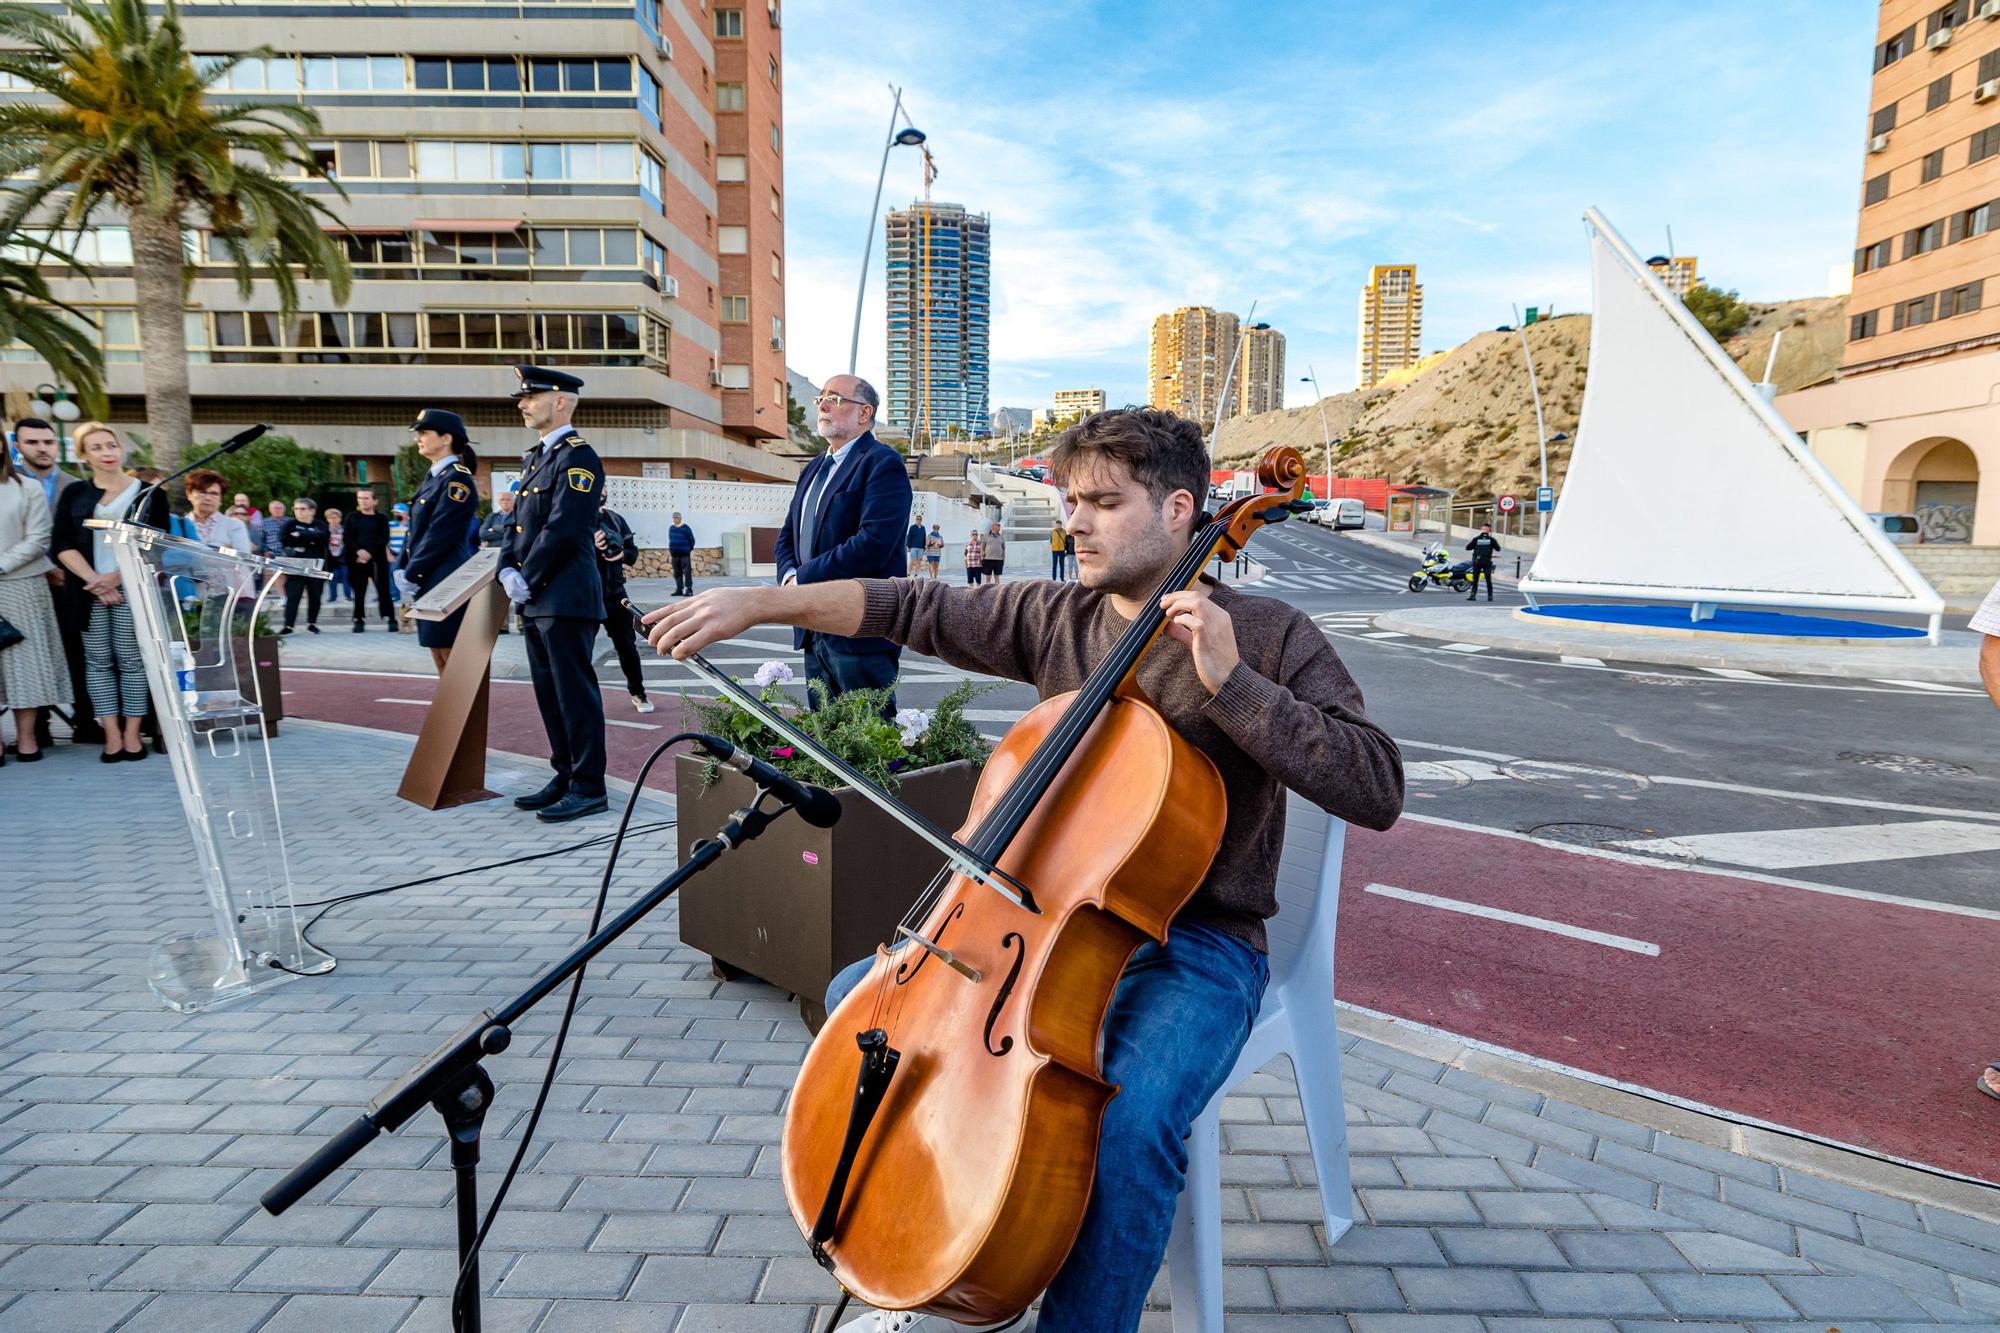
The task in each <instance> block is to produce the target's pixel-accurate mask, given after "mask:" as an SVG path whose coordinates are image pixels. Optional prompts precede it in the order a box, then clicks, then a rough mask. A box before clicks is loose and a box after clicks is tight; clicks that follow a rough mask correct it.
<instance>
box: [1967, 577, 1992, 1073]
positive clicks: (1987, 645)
mask: <svg viewBox="0 0 2000 1333" xmlns="http://www.w3.org/2000/svg"><path fill="white" fill-rule="evenodd" d="M1966 628H1967V629H1969V630H1971V631H1972V632H1973V633H1975V634H1978V635H1980V636H1982V637H1981V638H1980V640H1979V680H1980V683H1981V684H1983V685H1985V686H1986V697H1987V698H1989V699H1991V700H1992V701H1993V706H1994V707H1995V708H2000V583H1996V584H1994V585H1993V590H1992V591H1991V592H1989V593H1987V594H1986V600H1985V601H1983V602H1981V603H1980V604H1979V610H1978V611H1976V612H1974V613H1973V617H1972V620H1971V622H1970V623H1969V624H1967V626H1966ZM1973 1086H1975V1087H1977V1088H1978V1089H1979V1090H1980V1091H1981V1092H1983V1093H1985V1094H1986V1095H1987V1096H1988V1097H1992V1098H1994V1099H1995V1100H2000V1060H1995V1061H1993V1062H1992V1063H1990V1064H1988V1065H1987V1066H1986V1068H1985V1070H1984V1071H1982V1072H1981V1073H1980V1075H1979V1081H1978V1082H1977V1083H1976V1084H1974V1085H1973Z"/></svg>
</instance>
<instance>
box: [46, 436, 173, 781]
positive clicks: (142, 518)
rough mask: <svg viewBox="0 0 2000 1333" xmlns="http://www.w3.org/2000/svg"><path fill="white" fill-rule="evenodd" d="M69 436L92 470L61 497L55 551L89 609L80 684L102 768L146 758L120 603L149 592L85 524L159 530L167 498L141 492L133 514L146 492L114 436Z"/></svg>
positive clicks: (136, 676) (140, 684) (135, 647)
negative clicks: (85, 690) (128, 577)
mask: <svg viewBox="0 0 2000 1333" xmlns="http://www.w3.org/2000/svg"><path fill="white" fill-rule="evenodd" d="M72 438H73V439H75V441H76V446H77V449H78V451H79V452H80V453H81V454H82V455H83V458H84V461H85V462H87V463H89V464H90V476H89V478H88V479H86V480H85V481H84V482H83V483H82V484H81V485H77V486H72V487H70V488H69V489H68V490H67V491H65V492H63V495H62V500H61V505H60V507H61V509H62V512H61V513H60V514H58V515H56V522H55V550H56V559H57V560H59V561H60V562H62V566H63V568H64V570H66V571H67V572H68V575H69V578H68V582H67V584H66V591H67V592H68V594H69V595H70V596H71V597H73V598H80V599H85V600H87V603H88V605H89V608H90V622H89V624H88V625H87V627H86V628H85V629H84V632H83V659H84V678H85V679H86V680H87V681H88V682H89V685H90V706H91V711H92V712H94V713H95V714H96V715H97V722H98V725H99V726H101V727H103V728H104V753H103V754H101V755H99V756H98V758H99V759H100V760H101V761H102V762H104V763H107V764H110V763H116V762H118V761H119V760H126V759H144V758H145V757H146V746H145V742H144V741H142V740H141V739H140V737H139V727H140V724H141V723H143V722H144V721H145V719H146V710H147V708H148V706H149V705H150V701H151V696H150V694H149V693H148V691H147V689H146V663H145V659H143V658H142V657H141V656H140V655H139V638H138V635H137V633H136V632H135V631H134V628H133V624H132V607H131V605H130V603H128V602H127V601H126V597H127V595H128V592H129V594H130V595H134V596H138V595H144V593H145V592H146V591H147V590H144V589H136V588H135V589H130V590H128V589H126V588H125V587H123V586H122V580H121V579H120V577H119V573H118V562H117V560H116V559H115V557H114V552H113V550H112V546H111V543H110V542H107V541H104V540H102V539H101V538H100V537H99V535H98V533H97V532H96V530H95V529H93V528H90V527H89V526H87V524H88V523H89V521H90V520H91V519H93V518H109V519H122V520H125V521H127V522H135V523H145V524H146V525H147V526H149V527H155V528H159V529H161V530H162V531H164V530H165V528H166V524H167V513H168V510H167V497H166V496H165V495H163V494H162V493H161V492H159V491H158V490H153V491H148V492H146V504H145V507H144V510H143V512H141V513H139V514H136V515H135V514H134V513H133V512H132V510H133V507H134V504H135V503H136V502H137V501H138V499H139V495H140V492H141V491H144V490H145V487H144V486H143V485H141V484H140V482H139V480H138V478H136V477H129V476H127V475H126V474H125V468H124V463H125V445H124V442H123V441H122V440H120V439H119V438H118V432H117V431H115V430H113V429H112V428H111V427H109V426H107V425H105V424H104V423H103V422H101V421H86V422H84V423H83V424H82V425H80V426H78V427H77V428H76V434H75V435H74V436H73V437H72Z"/></svg>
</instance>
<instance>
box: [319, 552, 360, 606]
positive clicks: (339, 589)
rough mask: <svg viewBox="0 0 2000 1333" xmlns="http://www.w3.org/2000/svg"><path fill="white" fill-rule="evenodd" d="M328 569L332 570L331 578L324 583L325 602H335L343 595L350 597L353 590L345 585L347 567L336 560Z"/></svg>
mask: <svg viewBox="0 0 2000 1333" xmlns="http://www.w3.org/2000/svg"><path fill="white" fill-rule="evenodd" d="M330 568H331V569H332V570H333V577H332V578H330V579H328V580H327V581H326V591H327V600H328V601H333V602H337V601H339V600H340V598H341V594H343V593H345V594H346V595H347V596H349V597H352V596H353V595H354V589H353V588H351V587H349V586H348V583H347V566H346V565H344V564H341V563H340V562H339V561H337V560H336V561H334V562H333V563H332V564H331V566H330Z"/></svg>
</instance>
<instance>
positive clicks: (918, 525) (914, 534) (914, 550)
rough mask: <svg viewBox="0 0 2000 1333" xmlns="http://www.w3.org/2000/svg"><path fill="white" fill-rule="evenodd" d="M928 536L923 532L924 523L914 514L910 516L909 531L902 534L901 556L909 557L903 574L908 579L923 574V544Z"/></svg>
mask: <svg viewBox="0 0 2000 1333" xmlns="http://www.w3.org/2000/svg"><path fill="white" fill-rule="evenodd" d="M926 540H928V534H927V533H925V531H924V521H923V520H922V519H920V518H918V517H917V516H916V515H915V514H912V515H910V530H909V531H908V532H906V533H904V534H903V554H905V555H907V556H908V557H909V568H908V569H906V570H904V571H903V572H904V573H905V575H907V576H908V577H910V578H915V577H917V575H919V574H921V573H923V572H924V542H925V541H926Z"/></svg>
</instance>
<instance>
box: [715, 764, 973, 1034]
mask: <svg viewBox="0 0 2000 1333" xmlns="http://www.w3.org/2000/svg"><path fill="white" fill-rule="evenodd" d="M675 763H676V764H678V765H679V767H678V769H677V771H676V775H675V781H676V785H675V792H676V793H677V803H678V807H679V812H678V815H677V818H678V820H679V824H678V826H677V827H676V829H675V839H676V841H677V843H678V844H679V848H680V858H681V860H682V861H683V862H685V861H686V860H687V858H688V854H689V852H690V851H691V849H692V848H693V846H694V844H695V843H696V842H698V841H700V840H701V839H703V838H707V837H711V836H713V835H714V833H715V831H716V830H717V829H719V828H721V827H722V825H723V823H724V822H725V821H727V819H728V818H729V812H730V811H732V810H734V809H736V808H737V807H738V806H741V805H745V804H748V803H749V800H750V797H751V795H752V793H753V792H754V791H755V790H756V788H755V786H754V784H752V783H751V781H750V780H749V779H748V778H746V777H744V776H743V775H742V774H740V773H735V772H731V771H727V770H725V771H723V772H721V773H720V774H718V775H717V777H716V780H715V781H714V782H713V783H711V784H710V785H708V786H703V785H702V769H703V768H704V767H705V765H704V763H703V761H702V760H700V759H698V758H694V757H691V756H688V755H681V756H679V757H678V758H677V759H676V760H675ZM979 770H980V766H979V765H978V764H975V763H972V762H971V761H970V760H964V761H961V762H959V763H955V764H945V765H943V766H941V767H938V768H930V769H925V770H924V771H922V772H920V773H914V774H912V775H911V776H909V777H907V778H905V779H904V780H903V782H902V784H901V785H900V786H899V787H898V788H897V789H896V796H897V798H898V799H899V800H901V801H902V802H903V804H905V805H907V806H909V807H910V808H911V809H912V810H915V811H916V812H917V813H918V814H920V815H923V816H924V817H925V818H926V819H928V820H930V821H931V823H933V824H935V825H937V826H938V827H939V828H941V829H943V830H945V831H946V832H947V833H949V832H951V831H952V830H954V829H956V828H957V827H958V826H959V824H960V823H962V822H963V821H964V819H965V812H966V811H967V810H968V809H969V808H971V805H972V790H973V788H974V787H975V786H976V785H977V784H978V782H979ZM834 794H835V795H836V796H838V797H839V798H840V808H841V817H840V822H839V823H837V824H835V825H834V826H833V827H832V828H830V829H819V828H814V827H813V826H812V825H810V824H808V823H806V822H805V821H804V820H802V819H799V818H798V817H796V816H792V815H788V816H786V817H785V818H783V819H780V820H778V821H777V822H776V823H774V824H772V825H771V827H770V828H768V829H766V830H765V831H764V834H763V836H762V837H760V838H758V839H757V840H756V841H755V842H752V843H750V844H749V845H747V846H745V847H743V848H740V849H739V850H736V851H733V852H729V853H727V854H725V855H724V856H723V857H722V859H721V860H719V861H717V862H716V863H715V864H714V865H712V866H710V867H709V868H708V869H707V870H706V871H704V872H702V873H701V874H700V875H697V876H696V877H695V878H694V879H693V880H692V881H691V882H690V883H689V884H688V885H687V887H686V888H684V889H682V890H681V892H680V909H681V942H682V943H683V944H687V945H691V946H693V947H694V948H696V949H699V950H701V951H702V952H703V953H705V954H708V955H709V956H710V957H711V958H713V959H715V961H716V965H717V967H716V970H717V972H718V973H719V974H721V975H725V976H730V975H737V974H747V975H749V976H753V977H757V978H759V979H761V980H764V981H768V982H770V983H771V984H772V985H774V986H780V987H783V988H784V989H785V990H788V991H790V992H792V993H793V994H794V995H796V996H798V997H799V1012H800V1014H801V1015H802V1016H803V1017H804V1018H805V1020H806V1023H807V1025H808V1026H810V1027H812V1028H813V1029H814V1030H815V1031H817V1030H818V1027H819V1024H820V1022H822V1021H823V1020H824V1019H825V1016H826V1015H825V1011H824V1010H823V1009H822V1008H821V1006H820V1002H821V1000H822V999H823V998H824V997H825V995H826V987H827V983H828V982H830V981H832V980H833V977H834V974H835V973H836V972H838V971H840V969H842V968H843V967H846V966H847V965H848V964H849V963H852V962H854V961H855V960H856V959H858V958H864V957H866V956H868V955H869V954H871V953H873V952H874V951H875V947H876V946H877V945H879V944H884V943H887V942H888V940H889V938H890V936H891V934H892V933H893V932H894V930H895V928H896V926H897V924H898V923H899V922H901V921H902V919H903V917H904V915H905V914H906V913H907V912H908V911H909V910H910V906H911V904H912V903H914V902H915V901H916V900H917V896H918V895H919V894H921V893H922V892H923V891H924V888H925V887H926V886H927V885H928V884H929V883H930V882H931V879H932V877H933V876H934V875H935V874H936V873H937V871H938V868H939V867H940V866H941V865H942V864H943V857H942V856H940V855H939V854H938V852H937V851H936V849H934V848H933V847H931V846H930V844H929V843H926V842H925V841H923V839H921V838H919V837H918V836H917V835H916V834H914V833H912V832H910V831H909V830H908V829H906V828H904V827H903V826H902V825H901V824H899V823H897V822H896V821H895V820H893V819H891V818H890V817H889V816H888V815H886V814H884V813H883V812H882V811H881V810H879V809H877V808H876V807H875V805H874V804H873V803H871V802H870V801H868V800H867V799H866V798H864V797H861V796H857V795H855V793H854V791H853V790H852V789H851V788H847V787H841V788H838V789H836V790H835V793H834Z"/></svg>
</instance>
